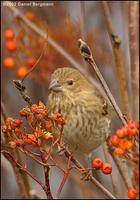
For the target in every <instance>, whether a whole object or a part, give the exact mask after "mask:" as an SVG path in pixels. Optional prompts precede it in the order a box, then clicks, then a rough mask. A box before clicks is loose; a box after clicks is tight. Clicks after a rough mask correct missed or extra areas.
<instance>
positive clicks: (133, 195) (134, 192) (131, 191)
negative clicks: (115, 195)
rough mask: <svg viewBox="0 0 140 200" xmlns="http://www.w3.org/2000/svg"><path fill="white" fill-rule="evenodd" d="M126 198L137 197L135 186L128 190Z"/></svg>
mask: <svg viewBox="0 0 140 200" xmlns="http://www.w3.org/2000/svg"><path fill="white" fill-rule="evenodd" d="M128 198H129V199H136V198H137V190H136V189H135V188H130V189H129V190H128Z"/></svg>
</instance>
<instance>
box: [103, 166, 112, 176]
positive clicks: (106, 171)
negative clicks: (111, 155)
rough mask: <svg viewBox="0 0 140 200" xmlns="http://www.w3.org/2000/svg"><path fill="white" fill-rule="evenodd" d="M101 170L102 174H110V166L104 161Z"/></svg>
mask: <svg viewBox="0 0 140 200" xmlns="http://www.w3.org/2000/svg"><path fill="white" fill-rule="evenodd" d="M102 172H103V174H111V172H112V166H111V165H110V164H109V163H104V164H103V166H102Z"/></svg>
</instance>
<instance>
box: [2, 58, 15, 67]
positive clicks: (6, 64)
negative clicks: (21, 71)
mask: <svg viewBox="0 0 140 200" xmlns="http://www.w3.org/2000/svg"><path fill="white" fill-rule="evenodd" d="M3 65H4V67H5V68H7V69H13V68H15V65H16V63H15V60H14V59H13V58H11V57H6V58H5V59H4V61H3Z"/></svg>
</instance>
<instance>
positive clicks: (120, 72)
mask: <svg viewBox="0 0 140 200" xmlns="http://www.w3.org/2000/svg"><path fill="white" fill-rule="evenodd" d="M101 3H102V6H103V11H104V16H105V20H106V25H107V30H108V34H109V36H110V40H111V44H112V49H113V54H114V59H115V64H116V72H117V77H118V81H119V88H120V94H121V103H122V110H123V113H125V114H126V115H127V116H130V111H129V98H128V90H127V80H126V73H125V68H124V63H123V59H122V52H121V48H120V45H121V40H120V38H119V37H118V36H117V35H116V33H115V31H114V26H113V23H112V19H111V14H110V10H109V6H108V3H107V1H102V2H101Z"/></svg>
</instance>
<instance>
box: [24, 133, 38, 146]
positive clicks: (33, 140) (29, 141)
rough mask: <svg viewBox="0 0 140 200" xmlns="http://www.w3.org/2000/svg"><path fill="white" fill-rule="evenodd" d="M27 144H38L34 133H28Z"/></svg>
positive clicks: (25, 140)
mask: <svg viewBox="0 0 140 200" xmlns="http://www.w3.org/2000/svg"><path fill="white" fill-rule="evenodd" d="M24 143H25V144H31V145H33V146H35V147H36V146H37V140H36V137H35V135H34V134H28V135H27V136H26V138H25V139H24Z"/></svg>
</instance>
